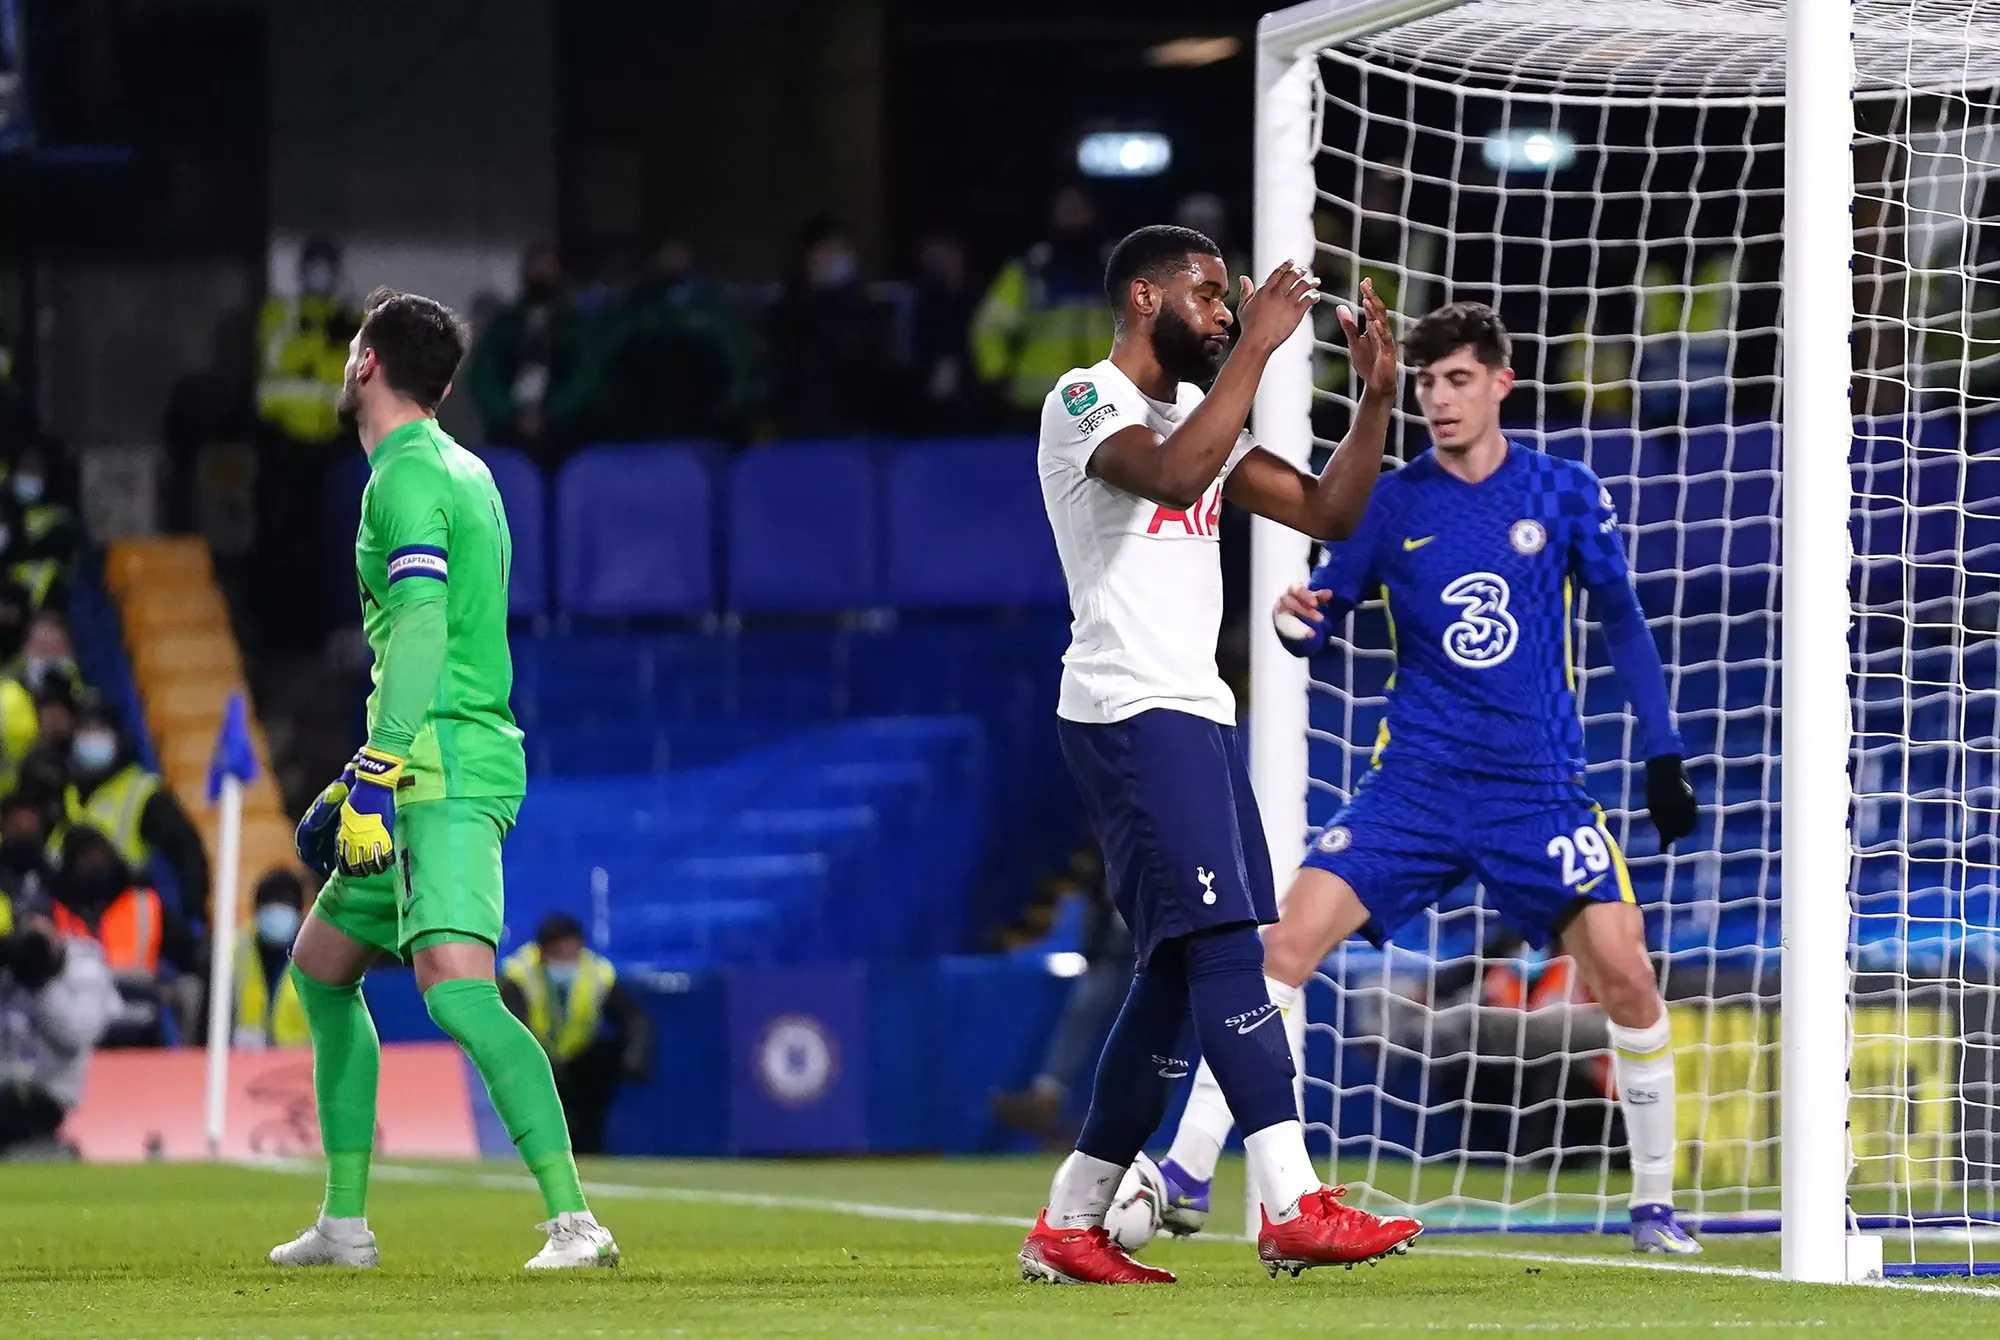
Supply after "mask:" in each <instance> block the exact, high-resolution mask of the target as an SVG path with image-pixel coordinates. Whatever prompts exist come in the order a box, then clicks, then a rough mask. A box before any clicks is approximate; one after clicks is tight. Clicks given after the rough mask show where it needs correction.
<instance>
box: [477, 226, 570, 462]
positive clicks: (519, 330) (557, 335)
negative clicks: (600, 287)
mask: <svg viewBox="0 0 2000 1340" xmlns="http://www.w3.org/2000/svg"><path fill="white" fill-rule="evenodd" d="M465 376H466V385H467V387H468V389H469V390H471V392H472V398H473V399H474V400H475V401H476V402H478V405H479V413H480V415H481V417H483V418H484V419H485V421H486V436H487V439H488V440H489V441H493V442H505V443H507V444H509V445H511V446H518V447H521V448H523V449H525V450H526V451H528V452H529V453H530V454H532V455H534V456H535V457H536V458H537V459H538V460H540V461H541V462H542V463H543V464H544V465H546V466H554V465H556V464H557V463H558V462H559V461H560V460H561V458H562V454H563V453H564V452H565V451H566V450H567V449H568V448H570V447H573V446H575V445H576V443H577V442H578V441H579V440H580V438H581V436H582V433H583V431H584V428H585V423H586V417H585V416H586V415H587V414H588V413H589V411H590V410H591V409H592V407H593V406H594V405H595V403H596V399H597V388H598V384H599V381H600V377H599V374H598V368H597V358H596V351H595V349H594V348H593V347H592V345H591V340H590V336H589V332H588V331H587V329H586V328H585V324H584V320H583V316H582V314H581V313H579V312H578V311H577V307H576V301H575V299H574V298H573V297H572V295H571V294H570V291H569V288H568V286H567V285H565V284H564V282H563V268H562V257H561V256H560V255H559V254H558V253H557V251H556V249H555V248H554V247H553V246H550V245H549V244H548V243H546V242H537V243H535V244H534V245H532V246H530V247H529V248H528V249H527V251H526V252H525V253H523V255H522V257H521V295H520V297H519V298H517V299H516V300H515V301H514V302H512V303H510V304H509V305H508V306H506V307H503V308H502V309H501V310H500V312H499V314H498V315H496V316H495V317H494V318H493V320H492V322H491V323H490V324H489V325H488V326H487V327H486V329H485V330H484V331H483V332H481V333H480V336H479V339H478V341H477V342H476V343H475V344H474V346H473V350H472V358H471V361H470V363H469V364H468V365H467V367H466V374H465Z"/></svg>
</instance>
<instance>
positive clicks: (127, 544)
mask: <svg viewBox="0 0 2000 1340" xmlns="http://www.w3.org/2000/svg"><path fill="white" fill-rule="evenodd" d="M104 579H105V585H106V587H107V589H108V590H109V592H110V594H111V597H112V599H113V601H114V602H116V604H117V607H118V611H119V615H120V620H121V622H122V625H123V628H124V635H125V646H126V649H127V652H128V654H129V655H130V658H131V663H132V674H133V680H134V682H135V683H136V685H137V688H138V695H139V700H140V703H141V704H142V706H143V708H144V716H145V722H146V725H147V728H148V730H149V732H150V733H151V735H152V740H153V745H154V748H155V750H156V752H157V754H158V757H159V763H160V773H161V775H162V777H164V778H165V780H166V783H167V785H168V786H169V787H171V788H172V790H173V793H174V795H175V797H176V798H177V799H178V800H179V801H180V802H181V805H182V806H183V807H184V808H185V809H186V810H187V812H188V814H189V815H190V816H193V817H194V819H195V821H196V823H197V825H198V826H199V827H200V829H201V832H202V837H203V840H204V841H205V842H206V843H207V845H208V852H209V859H210V860H211V861H213V860H214V859H215V855H216V842H217V828H218V825H219V823H220V819H219V817H218V815H217V812H216V809H215V807H214V806H212V805H210V804H209V801H208V762H209V756H210V755H211V753H212V752H213V751H214V748H215V740H216V735H217V733H218V732H219V731H220V730H221V728H222V714H223V708H224V706H225V705H226V704H227V703H228V701H229V695H230V694H232V693H241V694H242V695H243V699H244V703H245V705H246V706H250V705H251V700H250V691H249V689H248V687H247V686H246V684H245V682H244V676H243V657H242V654H241V653H240V651H239V650H238V648H237V644H236V634H235V632H234V631H233V630H232V629H231V627H230V623H229V611H228V607H227V605H226V604H225V602H224V600H223V597H222V592H221V590H220V589H219V588H218V587H217V586H216V582H215V570H214V567H213V565H212V564H211V563H210V561H209V553H208V546H207V545H206V544H205V543H204V542H203V541H201V540H199V539H195V538H192V537H186V536H177V537H159V538H148V539H135V540H120V541H118V542H116V543H114V544H113V545H111V546H110V549H109V550H108V552H107V553H106V555H105V561H104ZM250 730H251V735H252V737H253V739H254V741H255V745H256V750H257V765H258V775H257V777H256V779H255V780H254V781H253V782H251V783H250V785H249V786H248V787H247V788H246V789H245V792H244V798H243V853H242V865H241V874H240V876H239V888H238V891H237V907H238V908H239V909H240V914H241V915H242V916H243V917H244V918H246V919H247V918H248V916H249V914H250V898H249V891H250V889H251V887H252V886H253V885H254V884H255V883H256V881H257V879H258V878H259V877H261V876H262V875H263V874H264V873H265V872H267V871H269V870H271V869H273V868H274V867H279V866H286V867H289V866H293V865H296V864H297V862H296V860H295V858H294V855H293V851H292V825H291V823H290V822H289V821H288V820H287V819H286V818H285V814H284V808H283V805H282V802H281V801H280V799H279V796H278V790H277V787H276V785H275V784H274V783H273V781H272V778H271V751H270V746H269V744H268V743H267V742H266V740H265V737H264V730H263V727H262V725H261V724H259V722H258V720H257V717H256V713H255V710H254V707H253V708H252V710H251V714H250ZM180 892H181V897H182V900H183V902H184V904H185V905H186V906H187V908H188V911H189V913H190V915H196V914H197V913H198V910H199V909H202V908H205V907H206V905H207V900H208V898H209V896H210V891H208V890H194V889H183V890H181V891H180ZM199 914H200V915H201V916H202V917H203V919H208V917H207V914H206V913H205V912H201V913H199Z"/></svg>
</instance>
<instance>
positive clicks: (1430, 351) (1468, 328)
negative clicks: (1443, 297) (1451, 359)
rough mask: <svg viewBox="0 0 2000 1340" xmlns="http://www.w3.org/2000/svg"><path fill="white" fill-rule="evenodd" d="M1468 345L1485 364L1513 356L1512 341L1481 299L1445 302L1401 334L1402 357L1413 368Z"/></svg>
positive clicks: (1502, 364) (1497, 365) (1499, 364)
mask: <svg viewBox="0 0 2000 1340" xmlns="http://www.w3.org/2000/svg"><path fill="white" fill-rule="evenodd" d="M1468 345H1470V346H1471V348H1472V356H1473V357H1474V358H1476V359H1478V360H1479V361H1480V362H1482V363H1484V364H1485V365H1486V366H1487V367H1489V368H1504V367H1506V366H1507V365H1508V364H1509V363H1511V362H1512V361H1513V358H1514V341H1513V338H1512V337H1511V336H1509V335H1508V334H1507V327H1506V326H1504V325H1502V324H1501V322H1500V314H1499V313H1498V312H1496V311H1494V310H1493V309H1492V308H1491V307H1488V306H1487V305H1486V304H1485V303H1483V302H1453V303H1446V304H1445V305H1444V306H1443V307H1440V308H1438V309H1437V310H1436V311H1435V312H1432V313H1431V314H1430V315H1429V316H1426V317H1425V318H1424V319H1423V320H1421V321H1419V322H1417V324H1416V325H1414V326H1412V327H1411V328H1410V333H1409V334H1407V335H1405V336H1404V337H1403V357H1404V358H1405V359H1407V360H1408V361H1409V364H1410V366H1411V367H1413V368H1421V367H1428V366H1430V365H1431V364H1432V363H1435V362H1437V361H1438V360H1439V359H1440V358H1444V357H1446V356H1448V355H1449V354H1450V353H1451V352H1452V350H1454V349H1463V348H1465V347H1466V346H1468Z"/></svg>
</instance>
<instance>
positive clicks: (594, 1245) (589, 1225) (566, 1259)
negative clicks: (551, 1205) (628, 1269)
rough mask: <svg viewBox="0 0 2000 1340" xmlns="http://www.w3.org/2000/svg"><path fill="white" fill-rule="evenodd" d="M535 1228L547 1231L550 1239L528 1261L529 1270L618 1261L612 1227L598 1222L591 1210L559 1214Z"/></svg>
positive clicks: (576, 1266)
mask: <svg viewBox="0 0 2000 1340" xmlns="http://www.w3.org/2000/svg"><path fill="white" fill-rule="evenodd" d="M535 1227H536V1228H539V1229H541V1230H542V1231H543V1232H544V1233H547V1234H548V1235H549V1240H548V1243H547V1245H546V1246H544V1247H543V1248H542V1249H541V1250H540V1251H539V1252H536V1253H535V1259H534V1260H532V1261H530V1262H528V1266H527V1268H528V1269H529V1270H574V1269H577V1268H579V1267H582V1266H615V1265H617V1264H618V1244H617V1243H615V1242H613V1241H612V1240H611V1230H610V1229H608V1228H606V1227H605V1226H604V1225H602V1224H600V1223H598V1222H597V1220H596V1218H595V1217H594V1216H592V1214H591V1213H590V1211H588V1210H585V1211H584V1212H583V1213H581V1214H574V1213H570V1214H559V1215H557V1216H556V1217H555V1218H553V1219H550V1220H547V1221H545V1222H543V1223H539V1224H536V1225H535Z"/></svg>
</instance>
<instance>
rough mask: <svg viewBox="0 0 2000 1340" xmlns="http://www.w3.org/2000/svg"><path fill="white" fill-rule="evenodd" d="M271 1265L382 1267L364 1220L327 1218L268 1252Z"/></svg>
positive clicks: (321, 1219) (321, 1218)
mask: <svg viewBox="0 0 2000 1340" xmlns="http://www.w3.org/2000/svg"><path fill="white" fill-rule="evenodd" d="M271 1264H272V1265H274V1266H358V1267H364V1268H365V1267H371V1266H379V1265H381V1264H382V1255H381V1253H380V1252H377V1251H376V1250H375V1235H374V1234H373V1233H370V1232H369V1231H368V1221H367V1220H366V1219H329V1218H327V1217H326V1216H325V1215H321V1216H320V1217H319V1222H318V1223H316V1224H314V1225H313V1226H312V1227H311V1228H309V1229H307V1230H306V1231H305V1232H303V1233H301V1234H299V1235H298V1236H297V1237H296V1238H293V1239H292V1240H291V1241H290V1242H287V1243H283V1244H281V1245H280V1246H276V1247H273V1248H272V1249H271Z"/></svg>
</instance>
